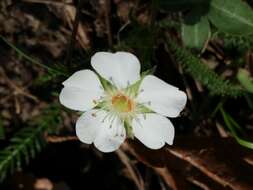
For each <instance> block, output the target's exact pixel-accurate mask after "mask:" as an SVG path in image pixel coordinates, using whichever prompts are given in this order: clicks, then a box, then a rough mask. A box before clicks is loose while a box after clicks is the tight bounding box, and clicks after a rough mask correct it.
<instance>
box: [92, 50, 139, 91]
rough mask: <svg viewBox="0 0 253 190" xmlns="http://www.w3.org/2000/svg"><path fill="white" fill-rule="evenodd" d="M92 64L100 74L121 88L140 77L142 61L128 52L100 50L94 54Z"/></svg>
mask: <svg viewBox="0 0 253 190" xmlns="http://www.w3.org/2000/svg"><path fill="white" fill-rule="evenodd" d="M91 65H92V67H93V68H94V69H95V70H96V71H97V73H98V74H100V75H101V76H102V77H103V78H105V79H106V80H108V81H110V82H111V83H112V84H114V85H115V86H116V87H117V88H119V89H122V88H126V87H127V86H128V85H131V84H134V83H135V82H136V81H138V80H139V79H140V62H139V60H138V58H137V57H136V56H135V55H133V54H131V53H128V52H116V53H109V52H98V53H96V54H95V55H93V56H92V58H91Z"/></svg>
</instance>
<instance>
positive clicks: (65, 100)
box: [60, 70, 104, 111]
mask: <svg viewBox="0 0 253 190" xmlns="http://www.w3.org/2000/svg"><path fill="white" fill-rule="evenodd" d="M63 85H64V86H65V87H64V88H63V89H62V91H61V93H60V102H61V104H63V105H64V106H66V107H68V108H70V109H73V110H78V111H86V110H89V109H91V108H93V107H94V106H95V105H96V102H97V100H98V99H99V98H100V97H101V96H103V93H104V90H103V87H102V85H101V83H100V81H99V79H98V77H97V75H96V74H95V73H94V72H93V71H91V70H81V71H77V72H75V73H74V74H73V75H72V76H70V77H69V78H68V79H67V80H66V81H64V82H63Z"/></svg>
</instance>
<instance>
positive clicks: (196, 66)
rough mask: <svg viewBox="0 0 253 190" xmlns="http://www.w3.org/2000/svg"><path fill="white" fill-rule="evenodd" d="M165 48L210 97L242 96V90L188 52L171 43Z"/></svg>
mask: <svg viewBox="0 0 253 190" xmlns="http://www.w3.org/2000/svg"><path fill="white" fill-rule="evenodd" d="M167 47H168V49H169V51H171V52H172V55H173V57H174V59H175V60H176V61H177V62H179V63H180V64H181V65H182V68H183V70H184V71H186V72H187V73H188V74H190V75H191V76H192V77H193V78H194V79H196V80H197V81H199V82H200V83H201V84H203V85H204V86H206V87H207V88H208V89H209V91H210V94H211V95H219V96H228V97H233V98H235V97H238V96H241V95H242V93H243V90H242V89H241V88H240V87H239V86H237V85H234V84H232V83H231V82H230V81H228V80H223V79H222V78H221V77H219V76H218V74H216V73H215V72H214V71H213V70H211V69H209V68H208V66H207V65H205V64H203V63H202V62H201V61H200V60H199V59H198V58H197V57H195V56H194V55H193V54H192V53H190V52H189V51H188V50H186V49H183V48H182V47H180V46H179V45H177V44H176V43H175V42H173V41H170V42H168V43H167Z"/></svg>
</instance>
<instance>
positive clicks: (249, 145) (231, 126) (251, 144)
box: [220, 107, 253, 149]
mask: <svg viewBox="0 0 253 190" xmlns="http://www.w3.org/2000/svg"><path fill="white" fill-rule="evenodd" d="M220 112H221V114H222V117H223V119H224V122H225V124H226V126H227V127H228V129H229V130H230V132H231V134H232V135H233V137H234V138H235V140H236V141H237V142H238V144H240V145H242V146H244V147H247V148H250V149H253V142H250V141H247V140H244V139H242V138H240V137H239V136H238V135H237V133H236V130H235V128H238V126H239V125H238V124H237V125H238V126H237V127H235V126H234V122H231V118H230V116H229V115H228V114H227V113H226V112H225V111H224V110H223V108H222V107H221V108H220ZM239 128H241V127H240V126H239Z"/></svg>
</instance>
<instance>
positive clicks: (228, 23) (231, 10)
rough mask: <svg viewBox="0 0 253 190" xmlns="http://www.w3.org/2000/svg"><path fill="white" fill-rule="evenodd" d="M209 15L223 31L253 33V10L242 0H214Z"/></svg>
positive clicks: (238, 33)
mask: <svg viewBox="0 0 253 190" xmlns="http://www.w3.org/2000/svg"><path fill="white" fill-rule="evenodd" d="M208 17H209V19H210V20H211V22H212V23H213V24H214V25H215V26H216V27H217V28H218V29H219V30H221V31H223V32H227V33H230V34H236V35H249V34H253V11H252V9H251V8H250V6H249V5H248V4H247V3H245V2H243V1H241V0H212V1H211V3H210V10H209V12H208Z"/></svg>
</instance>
